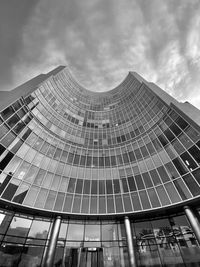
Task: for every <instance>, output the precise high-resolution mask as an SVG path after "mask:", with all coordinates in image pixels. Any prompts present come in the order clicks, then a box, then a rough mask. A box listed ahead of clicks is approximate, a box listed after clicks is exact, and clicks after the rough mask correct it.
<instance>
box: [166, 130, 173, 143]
mask: <svg viewBox="0 0 200 267" xmlns="http://www.w3.org/2000/svg"><path fill="white" fill-rule="evenodd" d="M164 134H165V136H166V137H167V139H168V140H169V142H171V141H172V140H173V139H174V138H175V136H174V135H173V133H172V132H171V131H170V129H167V130H165V132H164Z"/></svg>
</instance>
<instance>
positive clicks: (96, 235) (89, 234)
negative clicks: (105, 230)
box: [84, 222, 100, 241]
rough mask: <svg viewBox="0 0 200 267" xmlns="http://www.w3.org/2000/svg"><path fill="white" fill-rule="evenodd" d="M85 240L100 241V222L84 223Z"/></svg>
mask: <svg viewBox="0 0 200 267" xmlns="http://www.w3.org/2000/svg"><path fill="white" fill-rule="evenodd" d="M84 240H85V241H100V224H98V222H96V224H86V225H85V238H84Z"/></svg>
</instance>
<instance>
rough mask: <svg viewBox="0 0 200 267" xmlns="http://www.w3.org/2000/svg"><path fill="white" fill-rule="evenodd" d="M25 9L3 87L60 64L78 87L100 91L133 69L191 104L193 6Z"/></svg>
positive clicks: (199, 55) (195, 67) (196, 43)
mask: <svg viewBox="0 0 200 267" xmlns="http://www.w3.org/2000/svg"><path fill="white" fill-rule="evenodd" d="M24 1H25V0H24ZM27 10H29V12H27V14H26V18H25V19H24V21H23V22H22V23H21V24H19V25H18V28H17V32H18V36H19V37H18V39H19V41H18V43H17V45H16V49H14V50H13V56H12V57H9V55H8V53H7V56H8V58H9V60H11V61H12V64H10V65H9V66H6V68H5V72H6V71H7V73H9V74H10V73H11V72H12V78H13V82H9V79H8V77H6V76H5V77H6V78H5V79H7V80H8V82H7V84H10V86H11V85H14V84H19V83H21V82H23V81H25V80H26V79H30V78H31V77H33V76H34V75H37V74H39V73H41V72H45V71H49V70H51V69H52V68H54V67H56V66H57V65H60V64H62V65H63V64H66V65H68V66H69V67H70V68H71V69H72V72H73V73H74V76H76V77H77V80H79V81H80V83H81V84H83V85H84V86H86V87H88V88H89V89H91V90H94V91H104V90H107V89H111V88H113V87H115V86H116V85H118V84H119V83H120V82H121V81H122V80H123V78H125V76H126V75H127V73H128V71H136V72H138V73H139V74H140V75H142V76H143V77H144V78H146V79H147V80H148V81H153V82H155V83H157V84H158V85H160V86H161V88H163V89H165V90H166V91H167V92H169V93H170V94H171V95H173V96H174V97H176V98H177V99H178V100H181V101H185V100H188V101H191V102H192V103H193V104H198V105H199V102H198V101H197V100H196V99H197V98H194V97H193V96H194V94H198V87H199V83H200V78H199V70H200V52H199V47H200V34H199V32H200V17H199V13H200V2H199V1H198V0H191V1H190V2H188V1H187V0H182V1H176V0H169V1H164V0H152V1H145V0H141V1H136V0H135V1H133V0H124V1H121V0H109V1H107V0H84V1H79V0H73V1H72V0H69V1H66V0H57V1H54V0H40V1H39V2H35V4H34V5H30V6H29V8H27ZM19 13H20V12H19ZM4 35H5V32H4ZM15 43H16V42H15ZM199 107H200V105H199Z"/></svg>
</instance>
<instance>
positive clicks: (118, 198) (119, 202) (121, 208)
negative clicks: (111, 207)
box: [115, 195, 123, 212]
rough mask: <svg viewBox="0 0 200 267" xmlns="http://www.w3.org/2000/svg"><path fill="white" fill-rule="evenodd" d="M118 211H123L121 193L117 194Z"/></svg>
mask: <svg viewBox="0 0 200 267" xmlns="http://www.w3.org/2000/svg"><path fill="white" fill-rule="evenodd" d="M115 203H116V212H123V204H122V197H121V195H116V196H115Z"/></svg>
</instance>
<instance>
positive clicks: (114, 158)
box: [111, 156, 117, 166]
mask: <svg viewBox="0 0 200 267" xmlns="http://www.w3.org/2000/svg"><path fill="white" fill-rule="evenodd" d="M116 164H117V162H116V157H115V156H111V166H116Z"/></svg>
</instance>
